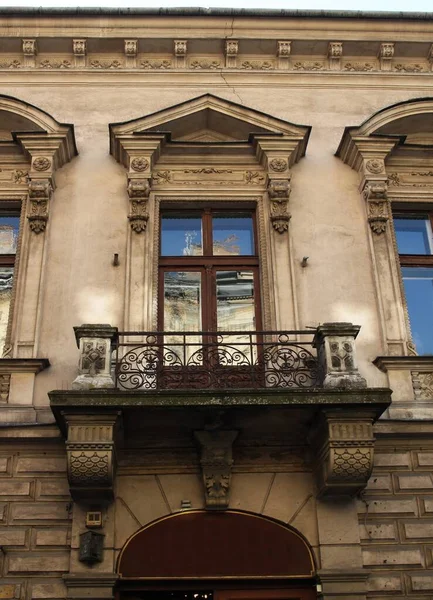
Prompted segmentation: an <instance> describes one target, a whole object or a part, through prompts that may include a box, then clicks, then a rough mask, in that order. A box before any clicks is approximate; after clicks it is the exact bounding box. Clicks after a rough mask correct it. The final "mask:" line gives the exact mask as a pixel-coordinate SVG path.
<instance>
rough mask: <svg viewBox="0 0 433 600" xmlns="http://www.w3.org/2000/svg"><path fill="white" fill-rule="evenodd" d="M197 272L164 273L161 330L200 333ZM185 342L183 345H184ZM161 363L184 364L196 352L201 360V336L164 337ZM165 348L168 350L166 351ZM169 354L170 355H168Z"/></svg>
mask: <svg viewBox="0 0 433 600" xmlns="http://www.w3.org/2000/svg"><path fill="white" fill-rule="evenodd" d="M201 329H202V327H201V273H197V272H195V271H170V272H166V273H164V326H163V331H169V332H170V333H171V332H177V331H178V332H183V331H201ZM185 341H186V342H187V346H186V345H185ZM164 346H165V348H166V349H165V350H164V354H165V362H166V363H169V364H170V365H176V364H177V365H179V364H182V365H185V364H187V362H188V359H190V358H191V356H192V355H193V354H194V353H195V352H198V353H199V356H200V360H201V359H202V355H201V351H200V350H201V347H202V339H201V336H199V335H198V336H194V335H192V336H187V338H186V340H185V339H184V336H183V335H165V336H164ZM167 348H169V349H170V350H169V351H168V350H167ZM171 353H172V354H171Z"/></svg>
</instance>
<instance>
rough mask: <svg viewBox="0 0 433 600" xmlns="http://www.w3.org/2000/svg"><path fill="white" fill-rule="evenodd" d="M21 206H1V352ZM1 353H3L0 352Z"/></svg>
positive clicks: (4, 336)
mask: <svg viewBox="0 0 433 600" xmlns="http://www.w3.org/2000/svg"><path fill="white" fill-rule="evenodd" d="M19 210H20V209H19V206H16V207H13V208H2V207H1V206H0V353H1V352H2V351H3V347H4V344H5V341H6V336H7V330H8V323H9V312H10V307H11V301H12V289H13V280H14V269H15V256H16V252H17V244H18V233H19V224H20V217H19ZM0 355H1V354H0Z"/></svg>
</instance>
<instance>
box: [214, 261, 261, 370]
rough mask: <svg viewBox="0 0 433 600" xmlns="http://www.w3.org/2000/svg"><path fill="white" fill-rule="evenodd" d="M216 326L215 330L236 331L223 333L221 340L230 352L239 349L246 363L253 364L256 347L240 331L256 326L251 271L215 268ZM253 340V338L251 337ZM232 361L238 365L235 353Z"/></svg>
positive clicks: (239, 362) (238, 361) (249, 329)
mask: <svg viewBox="0 0 433 600" xmlns="http://www.w3.org/2000/svg"><path fill="white" fill-rule="evenodd" d="M216 287H217V289H216V293H217V328H218V331H236V332H238V331H239V334H237V333H236V334H234V335H224V336H222V337H221V342H222V343H223V344H224V345H225V344H227V346H226V351H227V352H228V353H229V354H233V353H235V354H236V353H238V352H241V353H242V354H243V355H244V356H245V358H246V361H247V362H248V363H249V364H254V361H255V359H256V347H255V346H253V347H251V346H250V345H249V341H250V339H249V336H248V335H246V334H242V332H243V331H252V330H254V329H255V306H254V277H253V272H252V271H217V272H216ZM252 341H253V342H255V337H253V339H252ZM235 362H236V363H237V364H241V362H242V361H241V360H240V358H239V355H238V354H236V359H235Z"/></svg>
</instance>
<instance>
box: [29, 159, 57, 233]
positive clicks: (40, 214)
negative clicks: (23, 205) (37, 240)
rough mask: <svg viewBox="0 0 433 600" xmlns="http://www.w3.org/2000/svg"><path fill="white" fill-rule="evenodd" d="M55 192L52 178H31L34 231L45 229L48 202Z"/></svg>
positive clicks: (31, 211) (32, 224)
mask: <svg viewBox="0 0 433 600" xmlns="http://www.w3.org/2000/svg"><path fill="white" fill-rule="evenodd" d="M47 160H48V159H47ZM52 193H53V186H52V182H51V179H31V180H30V182H29V214H28V215H27V219H28V221H29V226H30V229H31V230H32V231H33V232H34V233H42V232H43V231H45V229H46V226H47V221H48V203H49V201H50V198H51V194H52Z"/></svg>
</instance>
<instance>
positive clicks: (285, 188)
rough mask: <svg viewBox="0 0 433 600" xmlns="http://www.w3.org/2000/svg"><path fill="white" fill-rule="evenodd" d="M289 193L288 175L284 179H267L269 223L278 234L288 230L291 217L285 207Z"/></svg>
mask: <svg viewBox="0 0 433 600" xmlns="http://www.w3.org/2000/svg"><path fill="white" fill-rule="evenodd" d="M274 160H276V159H274ZM271 163H272V161H271ZM286 166H287V161H286ZM290 192H291V187H290V174H288V176H287V178H286V179H269V182H268V195H269V200H270V203H271V223H272V227H273V228H274V229H275V230H276V231H278V232H279V233H284V232H285V231H287V230H288V229H289V221H290V217H291V215H290V213H289V212H288V210H287V205H288V202H289V197H290Z"/></svg>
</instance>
